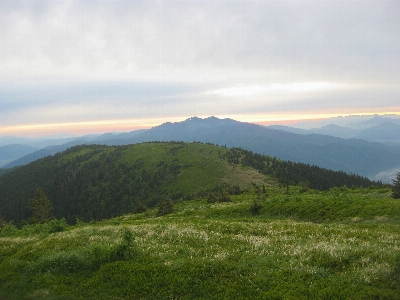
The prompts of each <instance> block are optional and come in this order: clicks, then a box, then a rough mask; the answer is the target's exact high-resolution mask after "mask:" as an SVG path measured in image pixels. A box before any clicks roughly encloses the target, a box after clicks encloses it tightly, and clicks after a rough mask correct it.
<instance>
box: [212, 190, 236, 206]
mask: <svg viewBox="0 0 400 300" xmlns="http://www.w3.org/2000/svg"><path fill="white" fill-rule="evenodd" d="M231 201H232V199H231V196H230V195H229V193H228V192H227V191H225V190H219V191H218V192H212V193H210V194H208V198H207V202H208V203H215V202H231Z"/></svg>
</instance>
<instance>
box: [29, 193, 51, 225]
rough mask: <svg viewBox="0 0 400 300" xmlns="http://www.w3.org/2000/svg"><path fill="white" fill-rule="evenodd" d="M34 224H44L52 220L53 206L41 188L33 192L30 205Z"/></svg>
mask: <svg viewBox="0 0 400 300" xmlns="http://www.w3.org/2000/svg"><path fill="white" fill-rule="evenodd" d="M32 210H33V217H32V221H33V222H34V223H46V222H48V221H50V220H52V219H53V218H54V216H53V210H54V208H53V204H52V203H51V201H50V200H49V198H47V196H46V194H45V193H44V192H43V190H42V189H41V188H37V189H36V191H35V196H34V200H33V203H32Z"/></svg>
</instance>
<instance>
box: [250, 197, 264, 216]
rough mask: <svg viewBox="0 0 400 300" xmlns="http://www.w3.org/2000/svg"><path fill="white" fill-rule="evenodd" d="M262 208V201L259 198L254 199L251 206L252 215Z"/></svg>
mask: <svg viewBox="0 0 400 300" xmlns="http://www.w3.org/2000/svg"><path fill="white" fill-rule="evenodd" d="M261 209H262V205H261V203H260V202H259V201H258V199H254V201H253V204H252V205H251V207H250V211H251V214H252V215H257V214H259V212H260V211H261Z"/></svg>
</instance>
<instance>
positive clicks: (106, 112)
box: [0, 0, 400, 136]
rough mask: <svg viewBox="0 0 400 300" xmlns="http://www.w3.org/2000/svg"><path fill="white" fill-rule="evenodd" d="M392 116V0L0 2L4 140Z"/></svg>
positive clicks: (397, 16)
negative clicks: (184, 124)
mask: <svg viewBox="0 0 400 300" xmlns="http://www.w3.org/2000/svg"><path fill="white" fill-rule="evenodd" d="M387 113H390V114H397V115H399V114H400V1H397V0H392V1H384V0H379V1H368V0H366V1H362V0H357V1H351V0H350V1H344V0H339V1H327V0H319V1H318V0H315V1H285V0H282V1H251V0H246V1H229V0H225V1H222V0H221V1H218V0H213V1H203V0H198V1H190V0H189V1H182V0H180V1H168V0H166V1H155V0H154V1H152V0H150V1H149V0H147V1H127V0H124V1H118V0H109V1H85V0H82V1H57V0H53V1H42V0H29V1H28V0H23V1H18V0H17V1H16V0H11V1H6V0H0V136H4V135H17V136H38V135H47V134H56V133H62V132H63V133H64V132H69V133H79V134H84V133H95V132H109V131H131V130H135V129H139V128H149V127H152V126H156V125H159V124H161V123H164V122H167V121H169V122H177V121H182V120H185V119H187V118H189V117H193V116H198V117H209V116H216V117H219V118H227V117H228V118H232V119H235V120H239V121H245V122H254V123H260V124H270V123H282V122H283V123H285V122H286V123H290V122H293V120H295V121H296V120H302V119H320V118H328V117H334V116H346V115H357V114H367V115H371V114H387Z"/></svg>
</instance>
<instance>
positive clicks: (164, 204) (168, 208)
mask: <svg viewBox="0 0 400 300" xmlns="http://www.w3.org/2000/svg"><path fill="white" fill-rule="evenodd" d="M173 211H174V202H173V201H172V200H171V199H166V200H164V201H161V202H160V203H159V204H158V211H157V217H160V216H165V215H167V214H170V213H172V212H173Z"/></svg>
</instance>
